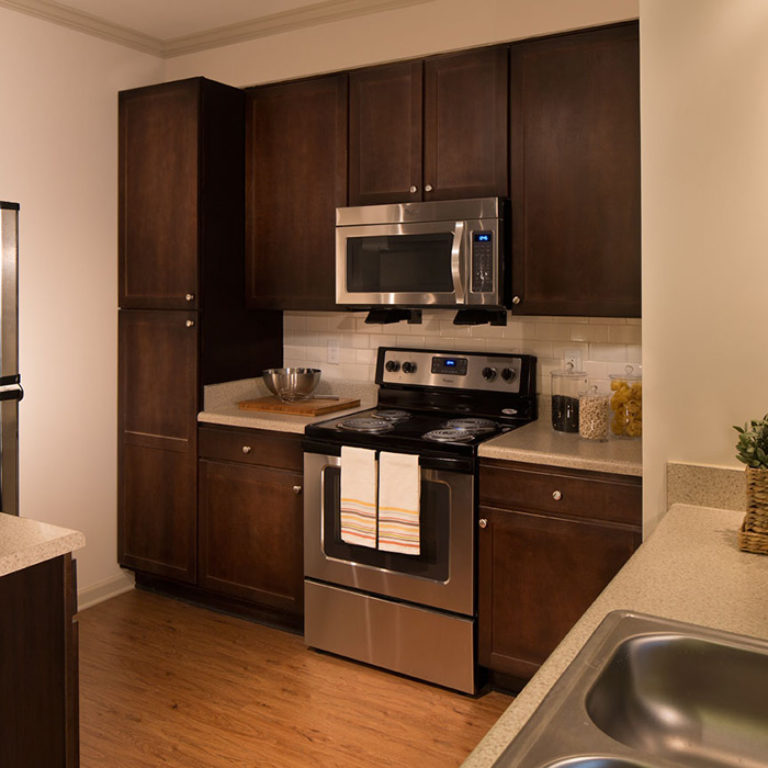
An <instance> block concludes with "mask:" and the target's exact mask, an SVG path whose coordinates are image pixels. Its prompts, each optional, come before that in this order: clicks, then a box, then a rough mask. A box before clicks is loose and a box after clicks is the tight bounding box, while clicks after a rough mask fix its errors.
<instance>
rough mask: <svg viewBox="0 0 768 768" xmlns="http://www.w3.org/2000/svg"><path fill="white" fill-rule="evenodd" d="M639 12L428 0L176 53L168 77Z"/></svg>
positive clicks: (234, 73)
mask: <svg viewBox="0 0 768 768" xmlns="http://www.w3.org/2000/svg"><path fill="white" fill-rule="evenodd" d="M636 18H637V0H578V1H575V0H473V2H471V3H470V2H467V0H432V2H428V3H423V4H419V5H416V6H413V7H411V8H404V9H398V10H393V11H385V12H382V13H375V14H371V15H369V16H360V17H356V18H353V19H349V20H346V21H339V22H333V23H329V24H321V25H318V26H314V27H307V28H305V29H300V30H296V31H292V32H286V33H284V34H280V35H273V36H271V37H264V38H260V39H256V40H251V41H248V42H244V43H238V44H235V45H229V46H224V47H221V48H217V49H215V50H211V51H204V52H201V53H195V54H189V55H187V56H179V57H177V58H174V59H171V60H169V61H168V64H167V67H166V79H168V80H175V79H177V78H182V77H193V76H196V75H205V76H207V77H211V78H213V79H214V80H220V81H221V82H224V83H229V84H230V85H238V86H246V85H255V84H257V83H265V82H269V81H272V80H287V79H289V78H293V77H301V76H304V75H312V74H317V73H320V72H330V71H335V70H340V69H350V68H353V67H359V66H364V65H368V64H377V63H380V62H384V61H394V60H395V59H406V58H409V57H412V56H423V55H427V54H432V53H439V52H441V51H449V50H456V49H461V48H470V47H472V46H476V45H485V44H489V43H496V42H506V41H509V40H516V39H522V38H525V37H533V36H535V35H544V34H550V33H552V32H562V31H566V30H569V29H577V28H579V27H589V26H595V25H598V24H608V23H611V22H614V21H623V20H626V19H636Z"/></svg>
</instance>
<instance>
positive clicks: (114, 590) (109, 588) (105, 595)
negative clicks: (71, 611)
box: [77, 571, 135, 611]
mask: <svg viewBox="0 0 768 768" xmlns="http://www.w3.org/2000/svg"><path fill="white" fill-rule="evenodd" d="M134 584H135V579H134V578H133V573H132V572H131V571H122V573H120V575H119V576H115V577H114V578H111V579H106V580H105V581H100V582H99V583H98V584H94V585H93V586H90V587H85V588H84V589H79V590H78V591H77V609H78V610H79V611H84V610H85V609H86V608H90V607H91V606H93V605H97V604H98V603H103V602H104V601H105V600H109V598H110V597H117V596H118V595H122V594H123V592H130V591H131V590H132V589H133V588H134Z"/></svg>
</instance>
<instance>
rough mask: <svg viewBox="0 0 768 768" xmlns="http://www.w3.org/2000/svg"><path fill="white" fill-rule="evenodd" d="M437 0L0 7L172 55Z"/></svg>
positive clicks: (13, 2)
mask: <svg viewBox="0 0 768 768" xmlns="http://www.w3.org/2000/svg"><path fill="white" fill-rule="evenodd" d="M432 1H433V0H320V2H318V0H159V2H158V0H129V1H128V2H126V1H125V0H58V1H57V2H54V1H53V0H0V7H5V8H11V9H13V10H15V11H20V12H21V13H27V14H30V15H32V16H36V17H38V18H43V19H46V20H47V21H52V22H54V23H56V24H61V25H63V26H67V27H70V28H73V29H77V30H79V31H80V32H85V33H87V34H92V35H96V36H98V37H102V38H105V39H108V40H112V41H113V42H118V43H121V44H123V45H128V46H130V47H132V48H137V49H138V50H142V51H145V52H147V53H152V54H154V55H156V56H162V57H170V56H179V55H181V54H184V53H192V52H194V51H201V50H205V49H206V48H215V47H218V46H221V45H228V44H230V43H235V42H242V41H244V40H251V39H253V38H257V37H264V36H266V35H274V34H279V33H281V32H287V31H289V30H291V29H299V28H301V27H307V26H313V25H315V24H323V23H326V22H330V21H337V20H340V19H344V18H350V17H353V16H361V15H365V14H369V13H376V12H379V11H385V10H390V9H393V8H402V7H404V6H408V5H418V4H421V3H427V2H432Z"/></svg>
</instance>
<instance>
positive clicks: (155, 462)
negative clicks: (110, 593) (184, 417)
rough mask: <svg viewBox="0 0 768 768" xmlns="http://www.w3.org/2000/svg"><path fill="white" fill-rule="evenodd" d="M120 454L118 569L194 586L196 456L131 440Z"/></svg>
mask: <svg viewBox="0 0 768 768" xmlns="http://www.w3.org/2000/svg"><path fill="white" fill-rule="evenodd" d="M121 452H122V461H121V477H122V482H121V486H120V494H121V499H120V508H121V515H120V529H119V552H120V565H122V566H123V567H125V568H135V569H136V570H140V571H145V572H146V573H152V574H155V575H156V576H163V577H165V578H169V579H175V580H177V581H183V582H187V583H189V584H193V583H194V582H195V573H196V570H195V549H196V519H197V513H196V508H195V507H196V505H195V495H196V494H195V489H196V485H197V477H196V474H197V457H196V456H195V454H194V453H193V452H192V451H190V450H189V449H188V448H186V447H184V446H183V445H179V446H178V447H177V446H173V445H172V446H170V447H167V446H162V447H158V446H156V445H146V444H143V442H142V441H141V440H140V439H137V438H133V437H132V436H125V437H124V438H123V444H122V446H121Z"/></svg>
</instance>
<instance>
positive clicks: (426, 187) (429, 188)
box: [424, 184, 432, 192]
mask: <svg viewBox="0 0 768 768" xmlns="http://www.w3.org/2000/svg"><path fill="white" fill-rule="evenodd" d="M424 191H425V192H431V191H432V185H431V184H425V185H424Z"/></svg>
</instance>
